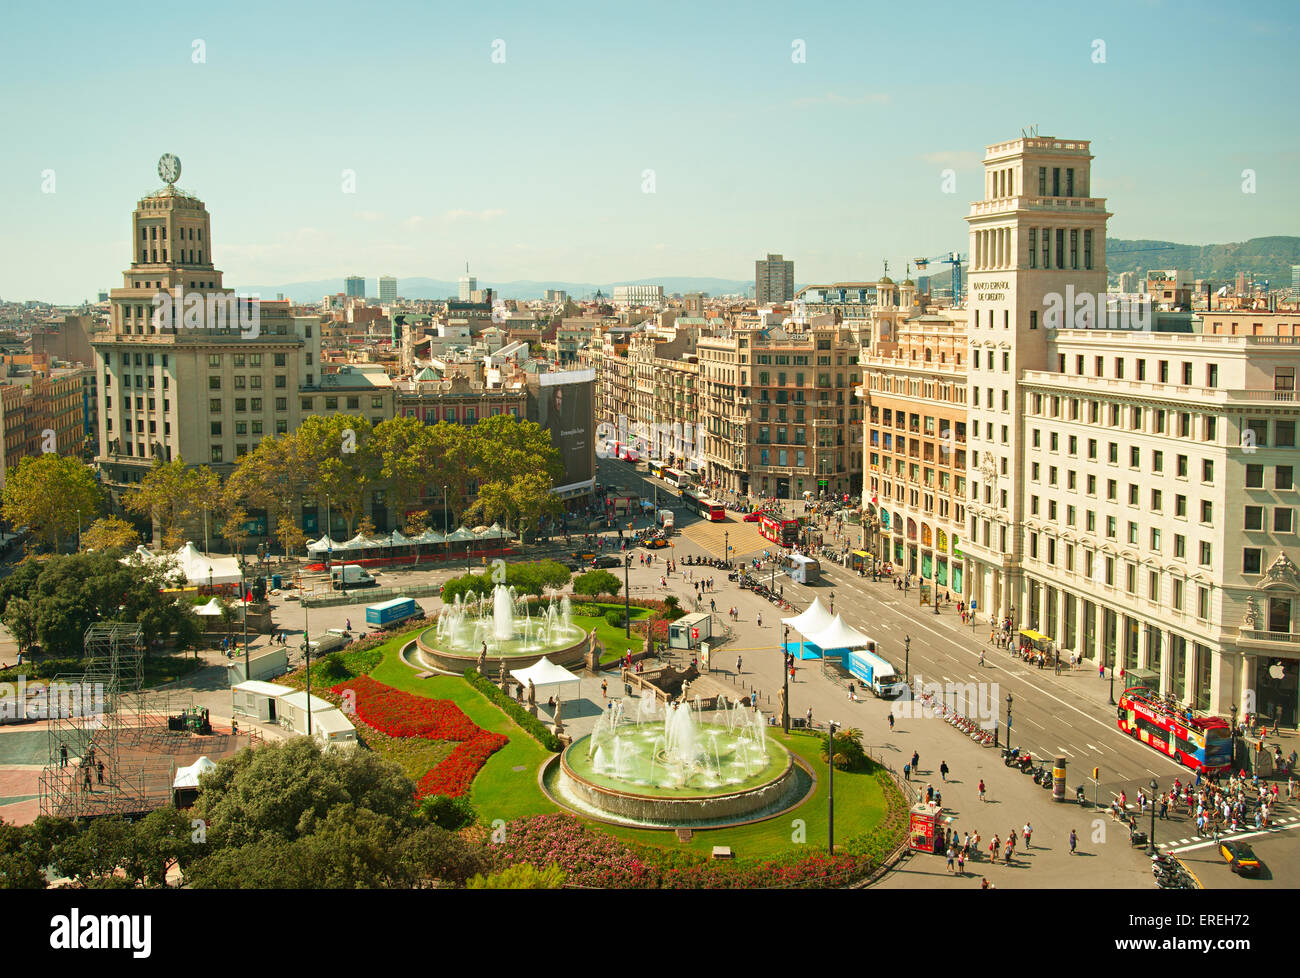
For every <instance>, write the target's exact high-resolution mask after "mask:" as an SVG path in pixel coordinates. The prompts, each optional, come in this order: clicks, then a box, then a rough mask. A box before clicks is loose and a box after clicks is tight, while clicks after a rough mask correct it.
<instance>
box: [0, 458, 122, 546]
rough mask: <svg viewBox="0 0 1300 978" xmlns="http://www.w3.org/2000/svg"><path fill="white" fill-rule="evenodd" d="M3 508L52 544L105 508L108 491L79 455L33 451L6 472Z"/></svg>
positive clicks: (17, 523)
mask: <svg viewBox="0 0 1300 978" xmlns="http://www.w3.org/2000/svg"><path fill="white" fill-rule="evenodd" d="M2 509H3V513H4V518H5V519H6V520H8V521H9V523H10V524H11V525H13V526H16V527H22V526H25V527H27V528H28V529H29V530H30V531H31V532H32V534H33V535H34V536H35V537H36V538H37V539H39V540H41V541H42V542H43V543H45V544H46V546H48V547H49V548H51V549H53V550H57V549H58V548H59V545H60V543H61V542H62V541H63V540H66V539H67V538H68V537H69V536H71V535H72V534H74V533H76V532H77V527H78V525H81V526H88V525H90V523H92V522H93V521H94V520H95V518H96V517H97V516H99V514H100V513H101V512H103V509H104V494H103V492H102V491H101V490H100V488H99V485H98V484H97V483H96V482H95V477H94V476H93V475H92V474H91V471H90V469H88V468H87V467H86V466H85V465H84V464H83V463H82V462H81V461H80V460H79V459H75V458H70V457H67V456H63V455H56V454H54V453H53V452H47V453H43V454H41V455H29V456H27V457H26V458H24V459H22V460H21V461H19V463H18V465H17V467H15V468H12V469H10V470H9V471H8V472H7V473H6V474H5V487H4V495H3V504H2Z"/></svg>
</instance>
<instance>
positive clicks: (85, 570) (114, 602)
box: [0, 551, 202, 656]
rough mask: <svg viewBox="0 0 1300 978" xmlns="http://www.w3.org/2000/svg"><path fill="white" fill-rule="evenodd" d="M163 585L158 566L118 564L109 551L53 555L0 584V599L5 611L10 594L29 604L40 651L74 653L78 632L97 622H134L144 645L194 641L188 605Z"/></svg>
mask: <svg viewBox="0 0 1300 978" xmlns="http://www.w3.org/2000/svg"><path fill="white" fill-rule="evenodd" d="M168 583H169V582H168V580H167V579H166V572H165V571H164V570H160V569H157V568H154V567H147V566H145V565H143V564H141V563H139V562H137V561H134V560H132V561H129V562H128V563H125V564H124V563H121V562H120V561H119V560H118V557H117V555H116V553H115V552H113V551H95V552H93V553H81V554H65V555H56V556H54V557H51V558H49V559H48V560H46V561H43V562H41V563H39V564H35V563H34V562H33V567H32V569H31V570H28V569H27V567H26V565H24V567H22V568H20V570H19V571H18V572H16V573H14V574H11V575H10V576H9V577H8V578H5V579H4V580H3V581H2V582H0V603H3V606H4V608H5V610H6V612H7V611H8V609H9V603H10V602H11V601H12V600H13V599H14V598H16V597H17V598H23V599H25V600H26V601H28V602H29V603H30V604H31V606H32V608H33V609H34V617H35V630H36V639H37V640H38V641H39V642H40V643H41V645H42V646H43V649H44V651H45V652H46V654H51V655H60V654H61V655H65V656H67V655H76V656H80V654H81V644H82V635H83V634H84V633H85V631H86V629H87V628H88V627H89V626H90V625H91V624H93V623H94V622H96V621H99V620H105V621H109V620H118V621H135V622H139V624H140V628H141V632H142V633H143V638H144V640H145V642H146V643H151V642H153V641H154V640H155V639H163V638H168V637H172V638H174V639H175V641H176V643H177V644H178V645H179V646H180V647H182V648H185V647H189V646H192V645H195V644H196V643H197V642H198V640H199V638H200V636H201V634H202V626H201V625H200V623H199V620H198V618H197V616H196V615H195V614H194V611H193V609H192V607H184V606H181V605H179V604H177V603H176V602H175V601H174V600H173V599H172V597H171V596H170V595H166V594H163V593H162V591H161V589H162V588H164V587H166V586H167V585H168ZM16 613H18V612H16Z"/></svg>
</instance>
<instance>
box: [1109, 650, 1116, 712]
mask: <svg viewBox="0 0 1300 978" xmlns="http://www.w3.org/2000/svg"><path fill="white" fill-rule="evenodd" d="M1110 705H1111V706H1114V705H1115V660H1114V659H1111V663H1110Z"/></svg>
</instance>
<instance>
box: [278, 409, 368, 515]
mask: <svg viewBox="0 0 1300 978" xmlns="http://www.w3.org/2000/svg"><path fill="white" fill-rule="evenodd" d="M372 433H373V429H372V427H371V424H370V419H368V418H365V417H360V416H356V417H354V416H352V415H347V414H331V415H323V414H313V415H309V416H308V417H307V418H306V419H304V420H303V423H302V424H301V425H300V426H299V427H298V430H297V432H295V434H294V437H295V438H296V439H297V442H298V450H299V457H300V459H301V461H302V467H303V474H304V477H305V478H306V480H307V483H308V484H309V485H311V486H312V487H314V488H315V489H316V491H317V492H319V493H321V494H323V495H326V496H328V497H329V499H330V503H331V507H332V509H333V510H337V511H338V512H339V513H340V514H342V516H343V518H344V519H345V520H346V521H347V524H348V535H349V536H350V535H351V534H352V530H353V527H354V526H355V524H356V522H357V520H358V519H359V518H360V517H361V515H362V513H364V512H365V504H366V493H367V491H368V490H369V489H370V487H371V486H372V485H373V484H374V483H375V482H376V481H377V480H378V478H379V475H380V471H381V469H382V462H381V460H380V458H379V456H378V454H377V453H376V451H375V446H374V444H373V443H372V442H373V439H372V437H371V436H372Z"/></svg>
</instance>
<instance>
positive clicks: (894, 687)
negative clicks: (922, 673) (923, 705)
mask: <svg viewBox="0 0 1300 978" xmlns="http://www.w3.org/2000/svg"><path fill="white" fill-rule="evenodd" d="M872 645H873V646H874V645H875V643H874V642H873V643H872ZM849 672H850V673H852V674H853V675H854V676H856V677H857V678H858V679H860V680H862V682H863V684H864V685H866V686H867V687H869V688H870V689H871V691H872V692H873V693H875V694H876V695H877V696H879V697H880V698H881V699H892V698H893V697H895V696H899V695H901V694H902V693H903V691H904V690H906V689H907V683H906V682H905V681H904V680H903V677H902V676H900V675H898V673H897V672H895V671H894V667H893V666H891V665H890V664H889V663H888V662H887V661H886V660H885V659H884V658H883V657H881V656H880V655H878V654H877V653H876V652H875V651H873V650H872V649H856V650H854V651H853V652H850V653H849Z"/></svg>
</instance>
